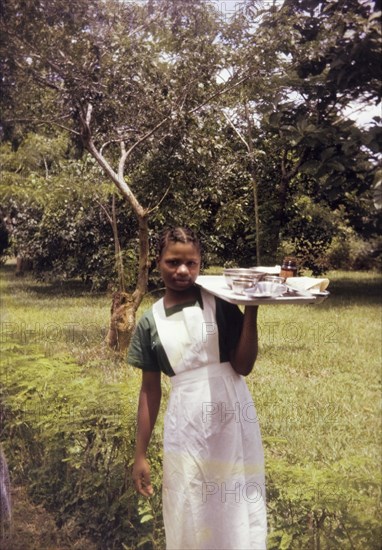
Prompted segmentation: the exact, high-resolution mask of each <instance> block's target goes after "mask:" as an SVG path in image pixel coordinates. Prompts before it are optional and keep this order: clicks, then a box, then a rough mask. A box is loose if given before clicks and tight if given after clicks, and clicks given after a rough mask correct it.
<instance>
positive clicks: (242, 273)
mask: <svg viewBox="0 0 382 550" xmlns="http://www.w3.org/2000/svg"><path fill="white" fill-rule="evenodd" d="M223 275H224V280H225V282H226V284H227V286H228V287H229V288H232V281H233V279H247V280H249V281H252V285H253V284H255V283H256V282H257V281H260V279H261V278H262V277H263V276H264V273H260V272H256V271H253V270H252V269H251V268H246V267H232V268H226V269H224V271H223ZM252 285H251V286H252Z"/></svg>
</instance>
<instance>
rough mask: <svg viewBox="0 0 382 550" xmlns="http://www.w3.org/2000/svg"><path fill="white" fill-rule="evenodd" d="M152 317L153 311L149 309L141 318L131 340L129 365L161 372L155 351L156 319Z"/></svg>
mask: <svg viewBox="0 0 382 550" xmlns="http://www.w3.org/2000/svg"><path fill="white" fill-rule="evenodd" d="M151 317H152V312H151V310H149V311H148V312H145V313H144V314H143V315H142V317H141V319H140V320H139V322H138V325H137V327H136V329H135V332H134V334H133V337H132V339H131V342H130V346H129V351H128V354H127V362H128V363H129V365H132V366H133V367H138V368H140V369H142V370H145V371H152V372H160V370H161V369H160V365H159V363H158V359H157V354H156V353H155V345H156V341H155V340H153V338H152V326H153V322H154V319H152V320H151Z"/></svg>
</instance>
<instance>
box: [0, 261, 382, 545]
mask: <svg viewBox="0 0 382 550" xmlns="http://www.w3.org/2000/svg"><path fill="white" fill-rule="evenodd" d="M1 275H2V277H1V306H2V307H1V311H2V313H1V343H2V383H1V395H2V411H3V413H4V415H5V419H6V422H5V425H4V426H5V427H4V428H3V429H2V432H1V439H2V440H4V443H5V448H6V450H7V451H8V453H9V455H12V459H11V467H12V470H13V472H14V475H16V474H17V476H18V479H19V480H20V481H22V482H23V483H28V484H30V486H31V493H32V494H33V495H35V496H36V495H37V497H38V498H39V500H40V501H43V502H45V503H47V505H48V506H49V507H50V508H51V509H52V510H53V511H55V513H56V515H58V516H60V515H61V517H62V518H64V520H66V519H68V518H69V517H74V518H76V521H77V522H79V523H80V524H81V525H82V526H83V527H82V528H83V530H84V531H85V532H88V533H90V534H92V535H93V536H98V538H100V539H101V540H102V541H103V542H102V543H100V548H106V547H108V548H109V547H110V548H112V547H115V548H121V549H122V548H131V549H133V548H136V547H137V545H138V544H139V543H141V546H140V547H141V548H151V547H154V548H157V549H161V548H163V528H162V525H161V517H160V496H159V493H158V495H157V497H156V500H154V501H153V502H152V503H151V504H150V505H149V504H147V503H142V502H141V501H139V500H137V499H136V497H135V496H134V495H133V492H132V491H131V486H130V485H129V483H130V482H129V480H127V481H126V479H124V481H123V482H122V478H121V476H122V477H123V469H124V468H126V466H128V464H129V461H131V456H132V448H133V437H134V422H135V409H136V398H137V394H138V391H139V380H140V377H139V373H137V372H136V371H135V370H134V369H131V368H130V367H128V366H127V365H126V364H125V362H124V361H123V359H121V358H117V357H115V356H114V355H113V354H112V353H110V352H109V351H108V350H107V349H106V348H105V345H104V343H103V339H104V337H105V334H106V330H107V326H108V320H109V309H110V297H109V296H107V295H105V294H95V293H90V292H88V291H86V290H85V289H84V288H83V287H82V285H81V284H79V283H73V282H67V283H65V284H62V285H51V284H43V283H40V282H36V281H34V280H33V279H31V278H30V277H25V278H15V277H14V275H13V267H12V266H9V265H6V266H3V267H2V268H1ZM328 276H329V278H330V280H331V283H330V286H329V290H330V291H331V295H330V297H329V298H328V299H327V300H326V301H325V302H323V303H322V304H319V305H305V306H261V307H260V310H259V329H260V354H259V358H258V361H257V364H256V366H255V368H254V370H253V372H252V373H251V374H250V376H249V377H248V378H247V381H248V385H249V387H250V390H251V392H252V394H253V397H254V400H255V404H256V407H257V413H258V418H259V421H260V424H261V429H262V433H263V439H264V447H265V454H266V463H267V480H268V483H267V485H268V506H269V524H270V541H269V549H287V548H291V549H300V548H301V549H310V548H311V549H312V550H313V549H314V550H319V549H321V550H326V549H337V548H341V549H342V548H344V549H347V548H349V549H357V550H358V549H359V550H364V549H370V550H372V549H375V550H376V549H377V548H380V542H379V541H380V536H381V533H380V530H379V523H380V516H379V513H380V483H381V476H380V472H381V458H380V456H381V450H382V448H381V411H380V402H381V327H382V324H381V292H380V291H381V282H382V278H381V277H380V276H379V275H377V274H376V273H371V272H367V273H364V272H354V273H345V272H333V273H329V274H328ZM152 300H153V296H152V295H149V296H148V297H147V299H146V300H145V301H144V303H143V304H142V306H141V311H142V310H143V309H145V308H146V307H148V306H149V304H150V303H151V302H152ZM166 387H167V385H166ZM165 396H166V392H165ZM37 399H38V400H39V403H40V405H39V406H41V400H42V399H43V403H44V406H43V408H44V409H45V412H44V411H42V412H41V411H40V414H39V417H38V418H37V419H36V418H34V420H33V419H31V418H28V421H26V419H25V418H23V417H22V416H20V413H17V408H18V409H19V410H21V409H22V410H24V411H25V410H26V408H28V407H29V408H30V407H31V406H32V403H34V406H36V400H37ZM64 404H65V406H64ZM95 404H96V406H97V411H98V412H97V414H98V415H101V416H102V411H105V418H106V420H105V422H104V423H103V424H102V423H101V422H100V420H99V418H98V417H97V414H94V406H95ZM117 405H118V406H117ZM55 407H56V408H59V407H61V408H60V410H61V411H62V410H63V407H64V408H65V407H66V408H65V410H66V411H68V410H69V409H70V407H72V408H71V410H72V411H73V410H76V411H77V417H76V419H75V421H74V420H73V419H71V422H69V423H68V422H67V423H66V424H65V423H64V422H63V421H62V422H61V420H63V419H65V417H62V418H61V417H60V422H59V423H58V424H57V425H58V426H59V429H58V427H57V426H55V425H54V423H52V414H53V413H52V411H53V410H54V408H55ZM164 407H165V402H164V403H163V406H162V413H163V410H164ZM111 410H113V414H109V415H108V412H109V413H110V411H111ZM79 411H81V414H80V413H79ZM100 411H101V412H100ZM116 411H117V412H116ZM44 414H45V416H44ZM113 415H114V416H113ZM56 418H57V414H56ZM161 418H162V417H161ZM160 420H161V419H160ZM89 424H91V426H92V431H91V435H90V432H89V430H90V428H89ZM160 427H161V422H159V423H158V427H157V430H156V432H155V437H154V440H153V443H152V446H151V460H152V463H153V471H154V478H155V479H154V482H155V483H156V485H157V488H158V489H159V488H160V469H161V465H160V443H161V429H160ZM35 430H37V431H38V433H39V437H36V436H35ZM44 430H46V434H47V436H46V437H44ZM55 430H56V431H55ZM36 433H37V432H36ZM48 435H49V437H48ZM10 436H12V438H13V441H10ZM57 438H58V440H57V441H61V443H58V442H57V441H56V439H57ZM60 438H61V439H60ZM52 441H56V443H55V447H54V449H53V447H52ZM60 445H61V446H66V447H65V452H62V449H61V447H60ZM13 447H14V448H13ZM110 448H112V451H110ZM100 449H102V452H103V453H104V455H105V456H106V455H107V456H108V457H109V458H108V461H107V463H106V461H105V460H101V458H100V456H104V455H102V453H100V456H99V455H98V454H97V452H99V451H100ZM41 453H43V454H44V453H45V462H43V461H42V460H40V458H39V457H40V455H41ZM113 453H114V454H113ZM27 455H28V456H27ZM31 457H32V458H31ZM49 457H51V459H52V463H53V461H55V462H54V464H55V465H54V466H51V469H49V468H48V466H47V460H48V459H49ZM57 457H59V458H57ZM90 457H91V458H90ZM33 460H35V462H36V464H35V465H33ZM57 464H61V466H60V468H61V470H60V469H59V470H60V471H56V470H54V468H56V469H57V468H58V466H57ZM89 465H90V466H89ZM53 470H54V471H55V476H56V477H55V478H54V476H53V477H52V471H53ZM90 471H91V475H90V473H89V472H90ZM48 473H49V476H50V478H52V479H53V478H54V479H55V481H54V483H53V481H52V482H51V481H49V480H48V479H45V478H46V477H47V476H48ZM39 476H40V477H39ZM41 476H42V477H41ZM67 476H69V477H71V479H70V482H69V481H68V479H69V477H67ZM41 479H43V481H41ZM39 480H40V481H39ZM86 484H88V486H89V489H88V492H86V490H85V488H86V486H87V485H86ZM105 484H106V485H105ZM95 486H96V487H98V488H99V490H100V494H101V495H103V494H104V493H107V495H108V502H103V501H102V498H99V499H98V500H97V498H95V499H92V498H91V497H90V492H91V490H92V488H93V490H94V487H95ZM105 487H106V489H105ZM52 491H55V497H54V498H53V497H52V495H51V492H52ZM73 491H74V492H75V493H76V496H75V497H74V495H71V494H70V492H73ZM61 494H62V495H63V496H62V499H61V497H60V495H61ZM37 497H36V498H37ZM70 498H72V501H73V503H72V506H71V507H70V506H69V507H68V506H66V505H64V504H63V503H64V502H65V503H66V502H67V501H68V499H69V500H70ZM98 508H99V509H98ZM137 510H138V512H137ZM105 511H107V513H106V515H107V516H108V517H105ZM101 514H102V520H100V519H99V518H100V517H101ZM137 514H138V515H137ZM113 536H114V540H113ZM102 537H107V543H106V542H105V538H103V539H102ZM153 538H154V539H155V542H151V543H149V542H147V543H146V546H145V545H144V541H145V540H147V541H150V540H152V539H153ZM106 544H107V545H106ZM112 544H114V545H115V546H112ZM123 545H125V546H123Z"/></svg>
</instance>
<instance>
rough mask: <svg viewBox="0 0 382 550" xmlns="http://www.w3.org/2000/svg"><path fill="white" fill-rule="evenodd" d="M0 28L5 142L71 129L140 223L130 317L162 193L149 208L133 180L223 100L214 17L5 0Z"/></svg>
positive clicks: (188, 10)
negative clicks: (24, 133)
mask: <svg viewBox="0 0 382 550" xmlns="http://www.w3.org/2000/svg"><path fill="white" fill-rule="evenodd" d="M1 29H2V31H3V36H4V37H5V38H4V42H3V44H2V47H3V50H4V48H5V42H6V49H7V55H6V56H4V59H5V61H4V63H3V74H4V79H3V87H4V88H5V92H6V93H5V94H4V98H5V99H4V102H3V103H4V107H5V109H4V111H5V112H4V115H3V118H4V121H3V127H4V128H5V131H6V134H7V136H8V137H9V138H10V139H13V140H14V141H15V140H16V141H17V138H18V135H19V134H18V132H19V131H20V130H19V128H20V125H23V126H24V127H26V128H28V127H29V128H37V127H38V126H40V125H46V126H48V127H54V126H56V127H59V128H61V129H64V130H66V131H68V132H69V133H70V134H71V135H72V139H73V141H74V142H75V144H76V146H77V147H78V149H79V152H80V153H81V150H86V151H88V152H89V153H90V155H91V156H92V157H93V158H94V159H96V161H97V162H98V163H99V165H100V166H101V167H102V169H103V170H104V172H105V174H106V175H107V177H108V178H109V179H110V180H111V181H112V182H113V183H114V185H115V186H116V187H117V189H118V191H119V192H120V194H121V195H122V196H123V197H124V199H125V200H126V203H127V204H128V205H129V209H130V211H131V212H132V214H133V215H134V217H135V219H136V222H137V227H138V235H139V238H138V248H139V251H138V264H139V266H138V275H137V284H136V288H135V290H134V292H133V294H132V301H131V302H130V304H131V309H132V310H133V313H134V312H135V311H136V309H137V308H138V305H139V303H140V301H141V299H142V297H143V295H144V293H145V291H146V288H147V278H148V267H149V261H148V258H149V246H148V245H149V240H148V239H149V226H148V220H149V217H150V214H151V213H152V212H153V211H154V210H155V209H156V208H157V205H158V204H160V202H161V196H162V197H163V196H164V194H165V193H166V188H163V187H160V186H158V189H157V190H156V191H157V192H156V195H155V201H154V204H151V205H148V204H147V203H146V201H145V195H146V193H147V191H148V190H147V189H145V188H140V185H139V184H140V182H139V179H137V180H134V179H133V176H134V174H135V175H137V174H138V176H139V171H138V172H137V171H136V167H137V166H138V165H139V164H140V163H141V162H142V161H143V160H144V159H145V157H146V156H147V155H150V154H152V153H153V151H154V150H155V149H156V148H157V147H159V146H160V144H161V143H162V141H163V140H165V139H168V138H169V137H171V136H174V135H176V134H177V133H179V132H184V131H186V129H187V124H188V120H189V119H192V117H194V116H195V113H197V112H198V110H199V109H201V108H202V107H203V105H205V104H207V103H208V102H209V101H210V100H211V99H212V98H214V97H216V96H218V95H219V94H221V93H222V90H221V86H220V87H219V86H218V85H217V83H216V79H215V74H216V71H217V68H218V66H219V45H218V44H217V43H216V44H214V39H215V37H216V35H217V32H218V27H217V24H216V22H215V19H214V17H213V11H212V10H211V9H209V7H208V6H207V5H206V4H205V3H204V2H203V1H197V2H193V3H192V5H191V4H189V3H183V2H182V3H180V2H169V1H165V2H148V3H145V4H143V5H142V4H132V3H130V2H128V3H120V2H118V1H117V0H107V1H106V2H98V1H96V0H94V1H92V2H87V1H84V0H76V1H75V2H70V3H67V2H63V1H62V0H54V1H53V2H52V1H49V2H48V1H46V0H39V1H32V0H30V1H27V2H17V1H16V2H10V1H7V2H5V3H4V5H3V10H2V13H1ZM234 80H235V81H236V80H237V79H234ZM230 85H231V83H229V85H228V87H229V86H230ZM18 92H20V94H18ZM20 100H21V101H20ZM25 107H27V109H26V108H25ZM26 111H27V112H28V114H27V112H26Z"/></svg>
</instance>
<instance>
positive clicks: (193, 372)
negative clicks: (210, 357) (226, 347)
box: [170, 361, 240, 386]
mask: <svg viewBox="0 0 382 550" xmlns="http://www.w3.org/2000/svg"><path fill="white" fill-rule="evenodd" d="M216 376H240V374H237V372H236V371H235V370H234V369H233V368H232V365H231V363H229V362H228V361H227V362H226V363H211V364H209V365H206V366H203V367H198V368H193V369H190V370H185V371H182V372H179V373H178V374H175V376H170V380H171V384H172V385H173V386H178V385H179V384H187V383H188V382H197V381H199V380H206V379H208V378H215V377H216Z"/></svg>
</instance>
